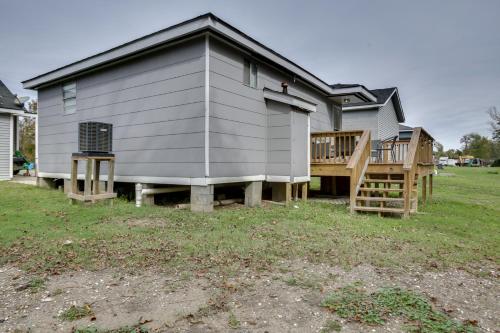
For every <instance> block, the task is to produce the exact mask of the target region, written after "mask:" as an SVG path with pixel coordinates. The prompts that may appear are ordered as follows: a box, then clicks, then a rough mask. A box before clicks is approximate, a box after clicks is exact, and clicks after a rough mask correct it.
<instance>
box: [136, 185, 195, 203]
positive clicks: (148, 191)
mask: <svg viewBox="0 0 500 333" xmlns="http://www.w3.org/2000/svg"><path fill="white" fill-rule="evenodd" d="M190 189H191V188H190V187H189V186H177V187H155V188H143V186H142V184H141V183H137V184H135V206H136V207H141V206H142V200H143V196H145V195H154V194H160V193H174V192H182V191H188V190H190Z"/></svg>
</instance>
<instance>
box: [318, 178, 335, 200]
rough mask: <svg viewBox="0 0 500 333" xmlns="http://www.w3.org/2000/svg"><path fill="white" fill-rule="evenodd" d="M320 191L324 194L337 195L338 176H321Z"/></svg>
mask: <svg viewBox="0 0 500 333" xmlns="http://www.w3.org/2000/svg"><path fill="white" fill-rule="evenodd" d="M320 180H321V185H320V188H319V189H320V192H321V193H323V194H330V195H333V196H336V195H337V177H335V176H321V179H320Z"/></svg>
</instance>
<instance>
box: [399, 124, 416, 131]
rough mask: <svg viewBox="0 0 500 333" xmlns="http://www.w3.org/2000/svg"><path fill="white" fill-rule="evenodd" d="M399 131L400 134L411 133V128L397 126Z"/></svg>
mask: <svg viewBox="0 0 500 333" xmlns="http://www.w3.org/2000/svg"><path fill="white" fill-rule="evenodd" d="M399 131H400V132H412V131H413V127H410V126H406V125H402V124H399Z"/></svg>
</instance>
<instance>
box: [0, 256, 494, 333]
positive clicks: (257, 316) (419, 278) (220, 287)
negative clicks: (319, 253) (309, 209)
mask: <svg viewBox="0 0 500 333" xmlns="http://www.w3.org/2000/svg"><path fill="white" fill-rule="evenodd" d="M493 276H494V275H493ZM34 278H35V277H34V276H29V275H27V274H26V273H24V272H23V271H20V270H18V269H17V268H14V267H12V266H4V267H2V268H1V269H0V295H2V298H1V303H0V331H2V332H14V331H15V330H16V329H17V330H18V332H27V331H29V332H71V331H72V330H73V329H74V328H85V327H88V326H91V327H97V328H99V329H117V328H120V327H124V326H136V325H138V324H142V325H143V326H144V327H146V328H148V329H149V331H151V332H232V331H243V332H328V331H332V332H333V331H334V330H333V329H334V328H335V327H336V323H338V325H339V326H341V332H367V331H368V332H404V327H405V323H404V322H403V320H402V319H401V318H397V317H396V318H392V319H391V320H389V321H388V322H387V323H386V324H385V325H383V326H363V325H361V324H359V323H356V322H347V321H346V320H343V319H341V318H340V317H338V316H337V315H336V314H335V313H332V312H330V311H327V310H326V309H324V308H322V307H321V306H320V303H321V301H322V300H323V299H324V298H325V297H326V296H327V295H328V294H329V293H331V292H332V291H335V290H337V289H338V288H341V287H345V286H348V285H355V286H357V287H358V288H363V289H365V290H366V291H367V292H373V291H376V290H377V289H378V288H381V287H400V288H404V289H408V290H412V291H416V292H418V293H419V294H422V295H424V296H425V297H426V298H427V299H429V300H430V302H432V304H433V305H434V307H435V308H436V309H437V310H440V311H444V312H445V313H447V314H448V315H449V316H450V317H451V318H453V319H455V320H457V321H459V322H462V321H472V322H474V323H475V322H476V321H477V330H478V331H485V332H495V330H498V329H499V328H500V321H499V319H498V318H500V306H499V305H498V304H500V302H499V301H498V300H499V296H500V286H499V283H498V280H497V279H495V278H492V277H484V278H482V277H477V276H473V275H470V274H468V273H466V272H463V271H459V270H450V271H444V272H438V271H435V272H434V271H421V270H409V271H406V272H396V271H394V270H388V269H378V268H375V267H373V266H369V265H362V266H358V267H354V268H353V269H351V270H344V269H342V268H340V267H332V266H329V265H316V264H311V263H309V262H305V261H304V262H302V261H295V262H289V261H286V262H285V261H284V262H281V263H280V264H279V265H278V266H277V267H276V269H275V270H274V271H272V272H255V271H252V270H246V271H240V272H238V274H236V275H235V276H226V275H224V274H222V273H217V272H191V271H184V272H178V273H177V274H168V275H167V274H165V273H162V272H158V271H154V270H145V271H141V272H136V273H123V272H120V271H118V270H111V269H107V270H102V271H98V272H89V271H77V272H71V273H65V274H63V275H56V276H49V277H42V279H43V281H44V282H43V283H41V284H40V283H37V284H36V288H30V287H26V288H22V286H26V285H27V284H29V282H30V281H39V280H36V279H35V280H34ZM37 278H40V277H37ZM20 287H21V288H20ZM84 305H88V306H90V307H91V309H92V311H91V313H92V315H89V316H85V317H83V318H80V319H76V320H72V321H71V320H68V319H67V318H66V319H65V318H64V317H63V316H61V314H62V313H64V311H66V310H68V309H69V308H71V307H72V306H74V307H82V306H84ZM332 323H333V324H332ZM327 327H329V328H328V329H327Z"/></svg>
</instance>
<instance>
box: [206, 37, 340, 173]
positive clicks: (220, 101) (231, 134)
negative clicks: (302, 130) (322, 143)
mask: <svg viewBox="0 0 500 333" xmlns="http://www.w3.org/2000/svg"><path fill="white" fill-rule="evenodd" d="M243 63H244V54H243V53H242V52H240V51H239V50H237V49H235V48H232V47H230V46H228V45H226V44H224V43H223V42H220V41H218V40H215V39H211V40H210V126H209V130H210V176H214V177H215V176H216V177H220V176H226V175H231V176H251V175H261V174H265V173H266V172H267V173H268V174H272V175H286V176H289V175H290V170H291V167H290V162H291V157H290V143H291V141H290V113H289V110H288V113H285V114H284V113H282V112H280V111H276V113H277V115H274V114H273V111H271V110H268V108H267V107H266V101H265V99H264V95H263V89H264V88H270V89H273V90H278V91H280V90H281V89H282V88H281V82H283V81H288V82H289V93H291V94H295V95H297V96H300V97H302V98H305V99H307V100H309V101H311V102H313V103H316V104H317V110H318V112H316V113H314V114H313V115H311V131H331V130H333V115H332V110H331V105H330V103H329V101H328V100H327V99H326V98H325V97H324V96H322V95H321V94H320V93H319V92H317V91H315V90H313V89H311V88H309V87H307V86H305V85H303V84H301V83H298V82H297V83H294V82H293V81H294V80H293V78H292V77H290V76H288V75H286V74H284V73H281V72H279V71H277V70H276V69H274V68H270V67H268V66H267V65H265V64H262V63H259V64H258V87H257V89H254V88H251V87H248V86H246V85H244V84H243V66H244V65H243ZM268 112H270V118H269V119H268ZM268 121H270V122H271V123H272V124H271V125H268ZM268 126H270V127H269V128H268ZM238 145H241V147H242V150H243V151H242V152H241V154H240V153H236V152H235V148H237V147H238ZM214 147H217V153H216V154H215V153H213V152H212V149H213V148H214ZM266 150H267V154H265V155H264V156H266V158H267V163H268V165H267V171H266V161H265V160H264V161H262V159H261V157H262V156H263V155H261V153H260V152H262V151H266ZM248 151H251V153H248ZM255 152H259V153H255ZM271 152H272V153H271ZM224 155H225V156H224ZM269 158H271V160H269ZM214 159H216V160H214ZM220 161H228V162H220ZM303 163H304V167H307V161H304V162H303ZM224 164H226V165H224ZM222 165H224V166H222ZM302 169H304V168H302Z"/></svg>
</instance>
